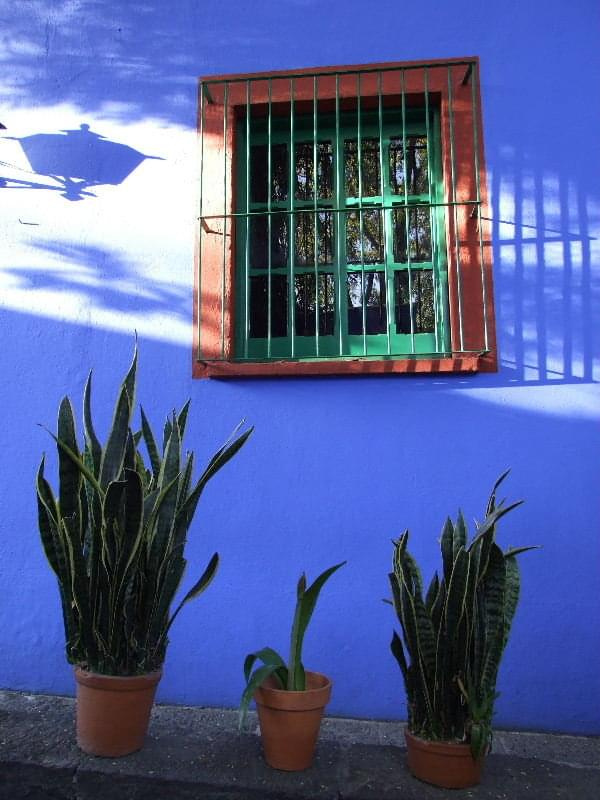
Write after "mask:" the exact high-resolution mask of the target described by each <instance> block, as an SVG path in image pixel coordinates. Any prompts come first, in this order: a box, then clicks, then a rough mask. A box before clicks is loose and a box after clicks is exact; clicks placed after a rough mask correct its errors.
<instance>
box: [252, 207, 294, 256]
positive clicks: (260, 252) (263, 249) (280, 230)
mask: <svg viewBox="0 0 600 800" xmlns="http://www.w3.org/2000/svg"><path fill="white" fill-rule="evenodd" d="M270 216H271V267H272V268H273V269H277V268H278V267H279V268H280V267H286V266H287V263H288V217H287V214H271V215H270ZM268 238H269V215H268V214H264V215H263V214H261V215H260V216H251V217H250V266H251V267H252V269H268V266H269V248H268Z"/></svg>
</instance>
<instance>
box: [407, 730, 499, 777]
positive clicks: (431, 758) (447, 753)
mask: <svg viewBox="0 0 600 800" xmlns="http://www.w3.org/2000/svg"><path fill="white" fill-rule="evenodd" d="M404 736H405V738H406V748H407V751H408V768H409V770H410V771H411V772H412V774H413V775H414V776H415V778H418V779H419V780H421V781H425V783H432V784H433V785H434V786H441V787H442V788H443V789H466V788H467V787H469V786H476V785H477V784H478V783H479V782H480V780H481V770H482V767H483V758H480V759H478V760H477V761H475V759H474V758H473V756H472V755H471V747H470V745H468V744H461V743H458V742H431V741H428V740H427V739H419V737H418V736H413V734H412V733H409V732H408V730H406V731H404Z"/></svg>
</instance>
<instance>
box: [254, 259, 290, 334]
mask: <svg viewBox="0 0 600 800" xmlns="http://www.w3.org/2000/svg"><path fill="white" fill-rule="evenodd" d="M268 292H269V276H268V275H255V276H252V277H251V278H250V336H251V337H252V338H255V339H266V338H267V331H268V329H269V319H268V313H267V309H268V299H269V294H268ZM271 336H272V337H273V338H275V337H278V336H287V277H286V276H285V275H280V274H276V275H271Z"/></svg>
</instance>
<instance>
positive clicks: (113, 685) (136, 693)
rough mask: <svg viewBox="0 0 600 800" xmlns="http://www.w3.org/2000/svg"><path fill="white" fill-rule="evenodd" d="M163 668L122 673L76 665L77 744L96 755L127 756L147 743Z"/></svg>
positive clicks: (86, 751)
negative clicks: (101, 672)
mask: <svg viewBox="0 0 600 800" xmlns="http://www.w3.org/2000/svg"><path fill="white" fill-rule="evenodd" d="M161 674H162V673H161V672H160V671H158V672H150V673H148V674H147V675H134V676H132V677H121V676H118V675H98V674H96V673H94V672H86V671H85V670H83V669H79V668H76V669H75V680H76V681H77V744H78V745H79V747H80V748H81V749H82V750H83V751H84V752H85V753H89V754H90V755H93V756H110V757H114V756H126V755H127V754H128V753H134V752H135V751H136V750H139V749H140V748H141V747H142V745H143V744H144V738H145V736H146V731H147V730H148V722H149V721H150V712H151V711H152V704H153V702H154V693H155V692H156V686H157V684H158V682H159V680H160V676H161Z"/></svg>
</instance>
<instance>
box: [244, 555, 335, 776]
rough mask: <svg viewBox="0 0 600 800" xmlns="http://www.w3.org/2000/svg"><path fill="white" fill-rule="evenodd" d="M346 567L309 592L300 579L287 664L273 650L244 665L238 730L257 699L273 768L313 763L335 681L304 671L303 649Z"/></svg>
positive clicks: (325, 576) (326, 576)
mask: <svg viewBox="0 0 600 800" xmlns="http://www.w3.org/2000/svg"><path fill="white" fill-rule="evenodd" d="M345 563H346V562H345V561H343V562H342V563H341V564H335V566H333V567H329V569H326V570H325V572H323V573H321V575H319V577H318V578H317V579H316V580H315V581H314V583H313V584H312V585H311V586H309V587H308V588H307V586H306V575H305V574H304V573H303V574H302V575H301V576H300V580H299V581H298V586H297V591H296V596H297V600H296V610H295V613H294V621H293V624H292V635H291V643H290V655H289V659H288V662H287V664H286V663H285V661H284V660H283V658H282V657H281V656H280V655H279V653H277V652H276V651H275V650H273V649H271V648H270V647H264V648H263V649H262V650H259V651H258V652H256V653H250V654H249V655H248V656H246V659H245V661H244V678H245V679H246V688H245V689H244V693H243V694H242V700H241V703H240V718H239V727H240V730H241V729H242V728H243V725H244V720H245V718H246V713H247V711H248V706H249V705H250V701H251V700H252V698H253V697H254V699H255V701H256V708H257V711H258V720H259V724H260V731H261V737H262V743H263V748H264V752H265V759H266V761H267V763H268V764H269V765H270V766H272V767H274V768H275V769H281V770H286V771H296V770H302V769H307V767H310V765H311V763H312V760H313V755H314V751H315V746H316V742H317V737H318V735H319V728H320V725H321V718H322V717H323V711H324V709H325V706H326V705H327V703H328V702H329V698H330V697H331V681H330V680H329V678H327V677H326V676H325V675H322V674H321V673H319V672H311V671H308V670H305V669H304V665H303V664H302V645H303V642H304V634H305V633H306V629H307V627H308V623H309V622H310V619H311V617H312V614H313V611H314V610H315V605H316V603H317V599H318V597H319V593H320V591H321V589H322V588H323V585H324V584H325V582H326V581H327V580H328V579H329V578H330V577H331V576H332V575H333V573H334V572H336V570H338V569H339V568H340V567H343V566H344V564H345ZM257 661H262V666H260V667H257V668H256V669H254V671H253V667H254V665H255V663H256V662H257Z"/></svg>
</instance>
